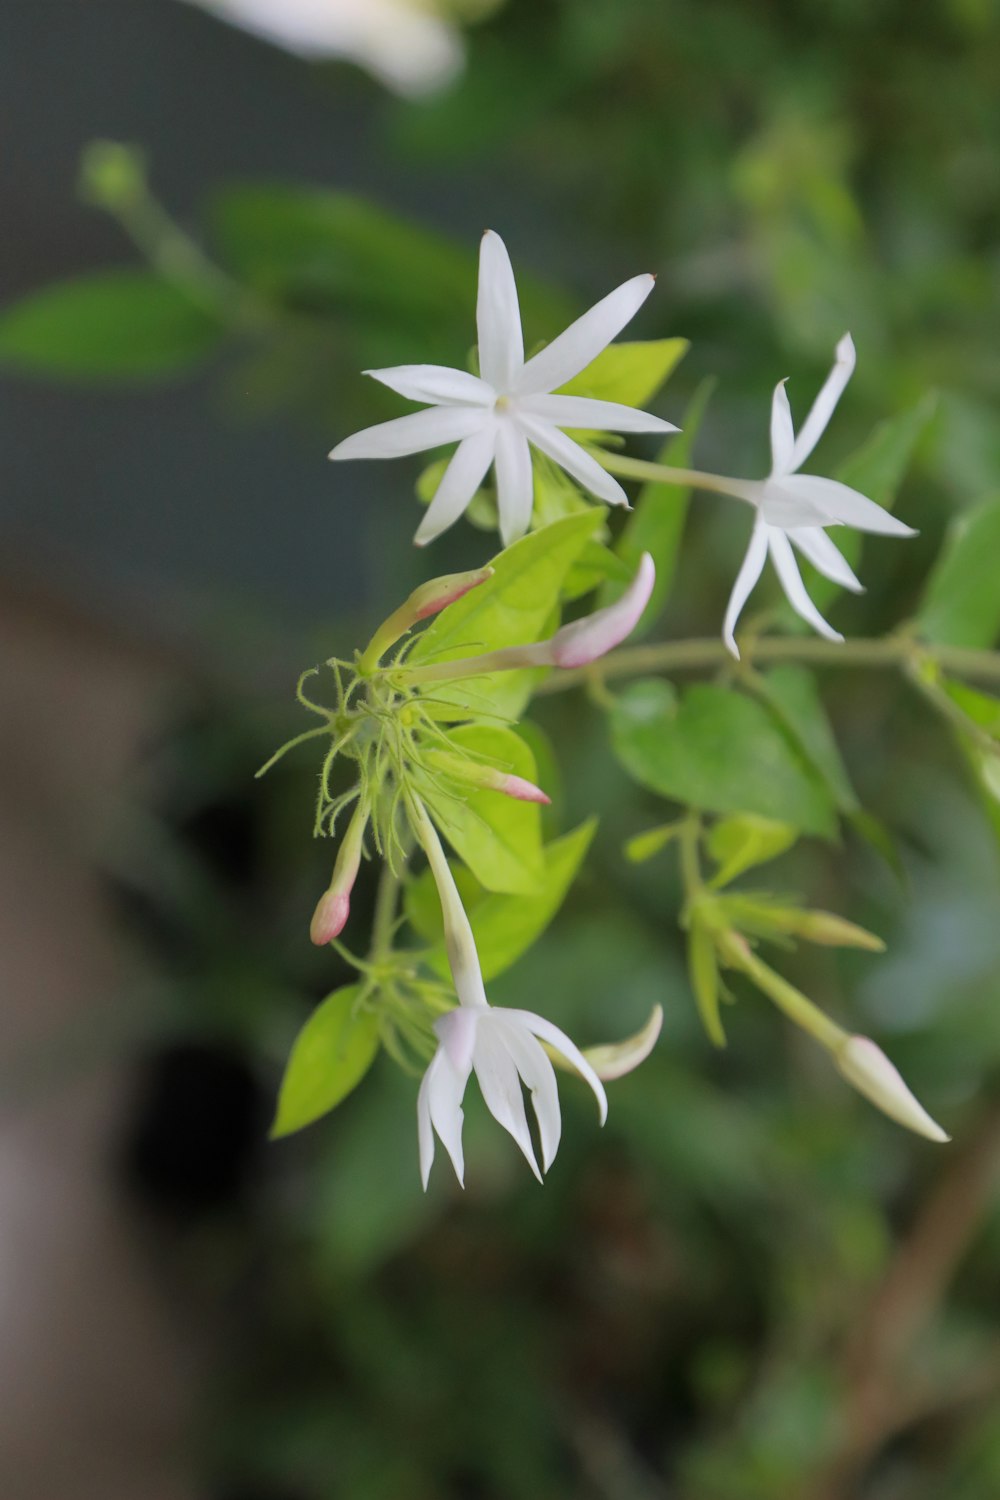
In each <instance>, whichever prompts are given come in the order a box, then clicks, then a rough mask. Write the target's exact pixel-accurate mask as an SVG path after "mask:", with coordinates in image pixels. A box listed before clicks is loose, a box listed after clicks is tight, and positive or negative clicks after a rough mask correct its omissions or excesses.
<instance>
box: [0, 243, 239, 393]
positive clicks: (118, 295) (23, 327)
mask: <svg viewBox="0 0 1000 1500" xmlns="http://www.w3.org/2000/svg"><path fill="white" fill-rule="evenodd" d="M225 332H226V329H225V326H224V324H222V323H221V322H220V321H219V320H218V319H217V318H215V317H213V316H212V315H211V314H210V313H209V312H207V311H206V310H205V309H204V308H203V307H200V306H198V304H197V303H195V302H192V301H191V299H190V298H189V297H186V296H185V295H184V294H183V292H180V291H178V290H177V288H176V287H174V286H171V285H170V284H169V283H168V282H165V281H163V280H161V279H160V277H159V276H156V275H154V274H153V272H152V271H133V270H123V271H97V272H94V273H93V274H91V275H88V276H79V277H77V278H76V279H75V280H73V281H62V282H58V283H57V284H56V285H55V286H51V287H46V288H45V290H44V291H41V292H34V293H32V295H31V296H28V297H25V298H24V299H23V300H22V301H21V302H16V303H15V304H14V305H13V306H12V307H8V308H6V309H5V310H4V312H3V313H2V314H0V364H3V365H7V366H8V367H13V368H15V369H18V370H27V371H31V372H33V373H37V374H39V375H48V376H61V377H64V378H68V379H82V380H94V381H108V380H137V379H153V378H155V377H157V376H166V375H175V374H177V373H179V372H180V371H182V370H187V369H190V368H191V366H192V365H196V364H198V363H199V362H200V361H202V360H203V359H205V358H206V357H207V356H208V355H209V354H211V353H212V352H213V351H214V350H215V349H216V348H217V347H218V345H219V344H220V342H221V340H222V338H223V336H224V334H225Z"/></svg>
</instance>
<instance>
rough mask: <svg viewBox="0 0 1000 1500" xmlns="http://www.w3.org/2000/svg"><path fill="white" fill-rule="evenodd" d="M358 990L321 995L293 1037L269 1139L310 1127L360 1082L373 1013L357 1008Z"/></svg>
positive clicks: (374, 1026) (374, 1027) (370, 1055)
mask: <svg viewBox="0 0 1000 1500" xmlns="http://www.w3.org/2000/svg"><path fill="white" fill-rule="evenodd" d="M358 993H359V986H358V985H356V984H351V985H348V986H347V988H346V989H342V990H335V991H334V992H333V994H332V995H327V997H326V999H325V1000H324V1001H323V1002H322V1004H321V1005H318V1006H317V1007H316V1009H315V1010H314V1011H313V1013H312V1015H311V1016H310V1017H309V1019H308V1021H307V1022H306V1024H305V1025H304V1026H303V1028H302V1030H301V1031H300V1032H299V1034H298V1036H297V1037H296V1039H295V1045H294V1046H293V1048H292V1053H291V1056H290V1057H289V1059H288V1066H287V1067H286V1068H285V1076H284V1078H283V1079H282V1081H281V1090H280V1093H279V1095H278V1111H277V1114H276V1116H275V1120H274V1124H273V1126H272V1127H271V1137H272V1139H274V1140H277V1139H278V1137H280V1136H284V1135H291V1134H292V1133H293V1132H294V1131H296V1130H302V1129H303V1127H304V1126H306V1125H311V1124H312V1123H313V1121H314V1120H318V1119H319V1118H320V1117H321V1116H322V1115H325V1114H327V1113H329V1111H330V1110H331V1109H333V1108H334V1106H335V1105H337V1104H339V1103H340V1101H341V1100H342V1099H344V1098H346V1096H347V1095H348V1094H349V1093H350V1092H351V1090H352V1089H353V1088H356V1087H357V1085H358V1084H359V1083H360V1082H361V1080H362V1078H363V1077H364V1076H365V1074H366V1073H367V1072H368V1069H369V1068H370V1067H371V1065H372V1063H373V1062H374V1060H375V1054H376V1053H377V1052H378V1046H379V1031H378V1019H377V1017H376V1015H375V1013H374V1011H370V1010H357V1009H356V1006H357V999H358Z"/></svg>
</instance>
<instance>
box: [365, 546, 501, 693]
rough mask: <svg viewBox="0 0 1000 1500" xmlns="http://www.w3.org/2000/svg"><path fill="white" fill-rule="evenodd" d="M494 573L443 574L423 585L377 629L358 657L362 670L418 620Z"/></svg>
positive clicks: (485, 570) (488, 570)
mask: <svg viewBox="0 0 1000 1500" xmlns="http://www.w3.org/2000/svg"><path fill="white" fill-rule="evenodd" d="M493 572H494V570H493V569H492V568H476V569H474V570H473V571H471V572H468V573H445V574H444V575H443V576H442V577H441V578H432V579H430V581H429V582H428V583H422V584H421V585H420V587H419V588H417V589H414V590H413V593H412V594H411V595H410V596H409V598H408V599H406V600H404V602H403V603H402V604H401V605H400V606H399V608H398V609H396V610H393V612H392V614H391V615H390V616H389V618H388V619H387V620H385V621H384V622H383V624H381V625H380V626H379V628H378V630H376V632H375V634H374V635H373V636H372V638H371V640H370V641H369V643H368V645H367V646H366V647H365V650H364V653H363V655H362V657H361V661H360V663H359V665H360V666H361V669H362V670H363V671H372V670H373V669H374V667H375V666H376V664H377V663H378V662H379V661H380V660H381V658H382V656H383V655H384V654H385V652H386V651H388V649H389V647H390V646H392V645H393V644H394V643H395V642H396V641H398V640H399V638H400V636H401V635H405V634H406V632H407V631H408V630H410V629H412V627H413V626H414V625H416V624H418V623H419V622H420V621H421V620H429V619H430V617H431V616H432V615H437V614H440V613H441V611H442V610H443V609H447V608H448V605H449V604H454V603H455V600H456V599H461V598H462V596H463V594H468V593H469V592H470V590H472V589H476V588H478V587H479V585H480V584H482V583H485V582H486V580H487V579H488V578H492V577H493Z"/></svg>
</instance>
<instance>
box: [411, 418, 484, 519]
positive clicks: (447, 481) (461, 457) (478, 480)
mask: <svg viewBox="0 0 1000 1500" xmlns="http://www.w3.org/2000/svg"><path fill="white" fill-rule="evenodd" d="M495 446H496V425H495V423H494V422H493V421H492V420H491V421H490V422H488V423H487V424H486V425H485V426H483V427H482V429H481V430H480V431H479V432H476V433H474V434H473V436H472V437H468V438H466V439H465V441H464V442H462V443H459V445H458V447H457V448H456V449H455V452H454V453H453V454H452V457H451V462H450V463H449V465H448V467H447V468H446V469H445V471H444V474H443V475H442V476H441V483H440V484H439V485H438V487H437V492H436V494H435V496H434V499H433V500H432V501H431V503H430V505H429V506H428V507H427V514H426V515H425V516H424V519H423V520H422V521H421V523H420V525H419V526H418V527H417V534H416V536H415V537H414V539H413V540H414V541H415V542H416V544H417V546H418V547H424V546H426V545H427V543H428V542H432V541H433V540H434V538H435V537H436V536H440V535H441V533H442V531H447V529H448V527H449V526H452V525H454V523H455V522H456V521H457V520H458V518H459V516H460V515H461V514H462V512H463V511H464V510H465V507H466V506H467V505H468V503H469V501H470V500H471V499H472V497H473V495H474V494H475V493H476V491H477V490H478V488H479V486H480V485H481V484H482V482H483V480H484V479H485V478H486V471H487V470H488V469H489V466H490V464H491V463H492V462H493V452H494V448H495Z"/></svg>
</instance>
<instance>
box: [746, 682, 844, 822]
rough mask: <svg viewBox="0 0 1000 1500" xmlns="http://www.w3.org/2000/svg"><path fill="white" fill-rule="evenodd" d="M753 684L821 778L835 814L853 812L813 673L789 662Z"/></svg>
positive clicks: (837, 749) (838, 751)
mask: <svg viewBox="0 0 1000 1500" xmlns="http://www.w3.org/2000/svg"><path fill="white" fill-rule="evenodd" d="M756 682H757V686H758V688H759V689H760V691H761V693H762V695H763V697H764V699H765V701H766V702H767V704H768V705H769V707H770V708H771V709H772V710H773V712H774V714H775V717H776V718H777V719H778V722H779V723H780V724H781V726H782V728H783V729H785V730H786V732H787V733H788V734H789V735H790V737H791V738H792V739H793V740H794V742H795V744H796V745H797V746H798V748H799V750H800V751H801V752H802V754H803V755H804V756H805V758H806V760H807V761H808V762H809V764H810V765H811V766H813V768H814V769H815V770H816V772H817V774H818V775H819V776H820V777H822V779H823V781H824V782H825V784H826V786H827V787H828V788H829V790H830V795H831V796H832V797H833V800H834V802H835V803H836V805H837V808H838V809H839V811H840V812H842V813H854V812H857V810H858V807H859V803H858V798H857V794H856V793H855V791H854V788H853V787H852V786H851V780H850V777H849V776H848V774H847V768H846V766H845V765H844V762H843V760H842V758H841V754H840V750H839V748H838V746H837V741H836V739H835V738H834V734H833V729H832V728H831V726H830V721H829V719H828V718H827V714H826V709H825V708H824V707H823V700H822V699H821V698H820V695H819V687H818V685H817V682H816V676H815V673H813V672H810V671H809V670H808V668H806V667H799V666H795V665H793V664H791V663H789V664H788V665H787V666H781V667H772V669H771V670H770V671H769V672H766V673H764V674H763V675H762V676H760V677H759V678H758V679H757V680H756Z"/></svg>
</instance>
